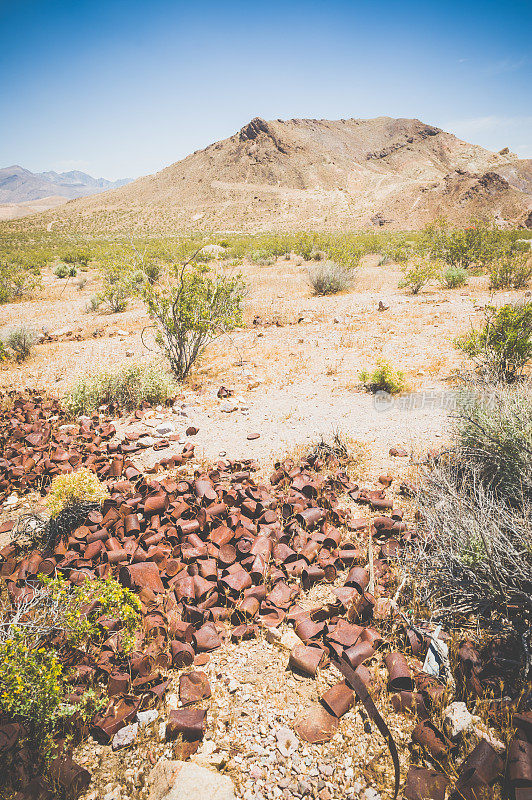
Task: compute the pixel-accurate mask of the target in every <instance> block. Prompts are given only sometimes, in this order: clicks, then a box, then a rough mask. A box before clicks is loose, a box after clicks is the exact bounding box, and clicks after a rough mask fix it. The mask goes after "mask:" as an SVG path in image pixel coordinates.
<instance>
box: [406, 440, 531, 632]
mask: <svg viewBox="0 0 532 800" xmlns="http://www.w3.org/2000/svg"><path fill="white" fill-rule="evenodd" d="M531 466H532V465H531V463H530V457H529V459H528V468H529V469H530V467H531ZM419 501H420V505H421V512H422V519H423V526H422V527H423V528H424V537H423V545H422V546H421V548H420V550H419V552H418V553H417V554H416V556H415V558H414V562H415V563H411V564H410V565H409V566H410V569H412V571H413V574H415V576H416V595H417V597H418V599H419V600H421V599H422V597H423V594H425V598H426V602H427V605H428V606H429V608H430V610H431V614H432V618H433V619H435V620H438V619H440V620H443V619H447V620H449V616H450V615H458V616H459V617H460V618H462V619H463V618H465V617H466V616H468V617H469V615H470V614H471V613H474V614H477V615H479V619H481V618H484V620H485V622H487V623H488V624H489V622H490V620H491V619H494V618H495V617H499V618H500V617H501V616H502V617H507V619H508V617H509V620H508V621H509V622H510V624H511V625H512V627H514V628H515V629H516V630H517V631H518V633H519V634H520V635H522V633H523V632H524V631H523V627H524V626H526V617H527V615H529V614H530V612H531V610H532V603H531V599H530V585H531V581H532V557H531V554H532V527H531V524H530V513H529V511H528V510H527V509H526V508H523V506H521V505H518V506H514V505H507V504H504V503H501V501H500V499H499V498H497V497H496V496H494V495H493V494H492V493H491V492H490V491H489V490H487V489H486V487H485V485H484V483H483V481H482V480H481V479H479V478H478V476H477V475H476V474H475V472H474V471H473V472H471V471H470V470H467V471H466V473H464V471H463V462H462V459H461V456H460V454H459V453H458V454H457V453H453V454H452V456H450V457H448V460H447V463H446V464H443V465H442V464H439V465H437V466H433V467H432V469H431V470H430V471H428V472H427V474H426V475H425V478H424V482H423V488H422V492H421V494H420V497H419ZM506 624H508V622H507V623H506Z"/></svg>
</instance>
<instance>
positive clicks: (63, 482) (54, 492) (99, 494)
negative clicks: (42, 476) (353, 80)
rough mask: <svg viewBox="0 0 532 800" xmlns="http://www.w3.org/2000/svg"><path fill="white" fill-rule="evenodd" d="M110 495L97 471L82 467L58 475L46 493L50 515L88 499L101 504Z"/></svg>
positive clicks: (55, 514)
mask: <svg viewBox="0 0 532 800" xmlns="http://www.w3.org/2000/svg"><path fill="white" fill-rule="evenodd" d="M108 496H109V492H108V491H107V487H106V486H105V485H104V484H103V483H101V481H100V480H99V478H98V476H97V475H96V473H95V472H92V471H91V470H90V469H87V468H86V467H81V468H80V469H77V470H76V471H75V472H68V473H66V474H64V475H56V477H55V478H54V479H53V480H52V484H51V486H50V489H49V492H48V494H47V495H46V505H47V507H48V511H49V512H50V516H52V517H56V516H57V515H58V514H59V513H60V512H61V511H63V509H64V508H65V507H66V506H69V505H71V504H72V503H75V502H78V503H79V502H87V501H88V502H98V503H100V504H101V503H103V501H104V500H105V498H106V497H108Z"/></svg>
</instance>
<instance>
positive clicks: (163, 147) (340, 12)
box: [0, 0, 532, 179]
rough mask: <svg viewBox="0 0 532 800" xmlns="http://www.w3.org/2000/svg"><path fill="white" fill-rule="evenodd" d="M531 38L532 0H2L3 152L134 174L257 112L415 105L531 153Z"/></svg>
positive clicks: (386, 110) (435, 119) (52, 164)
mask: <svg viewBox="0 0 532 800" xmlns="http://www.w3.org/2000/svg"><path fill="white" fill-rule="evenodd" d="M531 42H532V2H531V0H517V1H516V2H512V0H508V2H506V4H503V3H502V2H500V0H498V2H491V1H490V0H462V1H461V2H455V0H448V2H442V0H439V2H438V0H436V2H430V0H429V1H428V2H427V0H424V1H423V2H418V0H411V2H409V3H405V2H404V0H397V1H396V0H378V2H375V0H310V2H297V1H295V0H284V2H278V0H267V2H265V1H264V0H246V1H245V2H244V1H243V0H225V1H222V2H208V1H204V2H201V0H199V1H198V0H196V2H194V1H193V2H190V0H189V2H187V3H183V2H181V1H180V0H149V2H148V0H143V1H142V2H141V1H140V0H127V1H126V0H108V1H107V2H101V0H91V1H90V2H86V0H70V2H68V3H67V2H52V1H51V0H42V1H41V2H37V1H36V0H12V1H11V2H5V0H0V96H1V98H2V100H1V103H2V112H3V113H2V122H1V125H0V166H7V165H9V164H13V163H19V164H21V165H22V166H25V167H27V168H28V169H31V170H34V171H40V170H45V169H56V170H68V169H81V170H84V171H86V172H89V173H90V174H92V175H95V176H97V177H99V176H104V177H107V178H113V179H114V178H119V177H125V176H131V177H137V176H138V175H143V174H147V173H151V172H155V171H157V170H158V169H161V168H162V167H164V166H166V165H168V164H170V163H172V162H173V161H177V160H178V159H180V158H183V157H184V156H185V155H187V154H188V153H190V152H192V151H193V150H196V149H199V148H202V147H205V146H206V145H208V144H210V143H211V142H213V141H216V140H218V139H221V138H225V137H226V136H230V135H232V134H233V133H234V132H235V131H237V130H238V129H239V128H240V127H242V125H244V124H245V123H246V122H248V121H249V120H250V119H251V118H252V117H254V116H261V117H264V118H265V119H273V118H277V117H279V118H283V119H287V118H291V117H312V118H327V119H339V118H347V117H361V118H367V117H375V116H392V117H418V118H419V119H422V120H423V121H425V122H428V123H431V124H434V125H438V126H440V127H443V128H445V129H447V130H450V131H452V132H453V133H456V134H457V135H458V136H460V137H461V138H464V139H467V140H469V141H472V142H475V143H478V144H481V145H483V146H485V147H488V148H490V149H493V150H498V149H500V148H502V147H504V146H509V147H510V149H511V150H513V151H515V152H516V153H518V154H519V155H520V156H522V157H524V158H532V102H531V100H532V47H531Z"/></svg>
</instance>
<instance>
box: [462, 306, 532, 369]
mask: <svg viewBox="0 0 532 800" xmlns="http://www.w3.org/2000/svg"><path fill="white" fill-rule="evenodd" d="M455 346H456V347H457V348H458V349H459V350H462V352H464V353H466V355H468V356H469V357H470V358H471V359H472V360H473V361H474V362H475V364H476V366H477V369H478V370H479V371H480V372H481V373H483V374H484V375H486V376H487V377H489V378H491V379H492V380H495V381H505V382H508V383H511V382H512V381H515V380H517V379H519V378H520V377H521V375H522V374H523V370H524V368H525V367H526V365H527V364H528V362H529V361H530V359H531V358H532V303H508V304H506V305H504V306H501V307H500V308H499V309H497V308H495V307H494V306H488V307H487V308H486V312H485V322H484V325H483V327H482V328H481V329H478V330H477V329H474V328H473V329H472V330H471V331H469V332H468V333H466V334H464V335H463V336H460V337H458V338H457V339H456V340H455Z"/></svg>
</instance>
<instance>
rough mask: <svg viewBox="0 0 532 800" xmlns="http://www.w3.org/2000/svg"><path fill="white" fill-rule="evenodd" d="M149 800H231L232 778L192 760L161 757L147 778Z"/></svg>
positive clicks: (232, 792) (232, 794) (232, 799)
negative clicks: (174, 759)
mask: <svg viewBox="0 0 532 800" xmlns="http://www.w3.org/2000/svg"><path fill="white" fill-rule="evenodd" d="M148 782H149V786H150V791H149V795H148V798H149V800H234V797H235V793H234V786H233V782H232V780H231V778H229V777H228V776H227V775H220V774H219V773H217V772H214V771H213V770H210V769H206V768H205V767H201V766H199V765H198V764H195V763H194V762H191V761H169V760H168V759H166V758H160V759H159V761H158V762H157V764H156V765H155V766H154V768H153V769H152V771H151V772H150V775H149V778H148Z"/></svg>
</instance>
